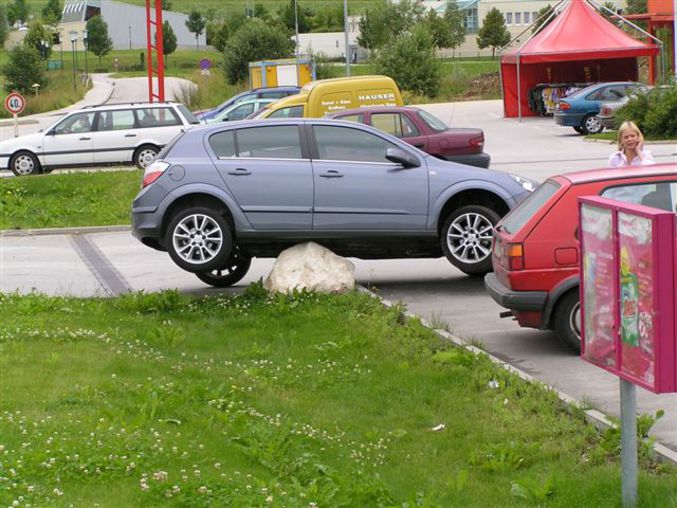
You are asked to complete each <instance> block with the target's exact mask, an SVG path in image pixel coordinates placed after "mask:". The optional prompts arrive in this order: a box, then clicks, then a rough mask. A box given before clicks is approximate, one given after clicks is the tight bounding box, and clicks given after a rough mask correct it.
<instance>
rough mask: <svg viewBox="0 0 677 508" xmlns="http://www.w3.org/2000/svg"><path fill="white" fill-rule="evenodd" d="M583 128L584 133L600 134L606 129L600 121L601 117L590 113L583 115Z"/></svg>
mask: <svg viewBox="0 0 677 508" xmlns="http://www.w3.org/2000/svg"><path fill="white" fill-rule="evenodd" d="M581 130H582V131H583V134H599V133H600V132H602V131H603V130H604V126H603V125H602V122H600V121H599V118H597V115H593V114H592V113H590V114H589V115H585V117H583V121H582V122H581Z"/></svg>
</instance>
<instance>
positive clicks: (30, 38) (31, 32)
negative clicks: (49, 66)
mask: <svg viewBox="0 0 677 508" xmlns="http://www.w3.org/2000/svg"><path fill="white" fill-rule="evenodd" d="M53 38H54V36H53V35H52V31H51V30H48V29H47V28H45V25H43V24H42V23H40V22H39V21H33V22H32V23H31V24H30V25H29V27H28V32H26V37H24V41H23V43H24V44H25V45H26V46H30V47H32V48H33V49H34V50H35V51H37V52H38V55H40V58H42V59H43V60H47V59H48V58H49V55H51V54H52V40H53Z"/></svg>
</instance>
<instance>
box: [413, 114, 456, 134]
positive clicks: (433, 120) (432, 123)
mask: <svg viewBox="0 0 677 508" xmlns="http://www.w3.org/2000/svg"><path fill="white" fill-rule="evenodd" d="M418 116H420V117H421V119H422V120H423V121H424V122H425V123H426V124H427V125H428V127H430V128H431V129H432V130H434V131H436V132H443V131H446V130H447V129H448V128H449V126H448V125H447V124H446V123H444V122H443V121H442V120H440V119H439V118H437V117H436V116H435V115H431V114H430V113H428V112H427V111H423V110H421V111H419V112H418Z"/></svg>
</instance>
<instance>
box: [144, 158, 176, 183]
mask: <svg viewBox="0 0 677 508" xmlns="http://www.w3.org/2000/svg"><path fill="white" fill-rule="evenodd" d="M169 166H170V164H169V163H168V162H164V161H153V162H152V163H150V164H149V165H148V166H147V167H146V170H145V171H144V172H143V182H142V183H141V188H142V189H143V188H144V187H147V186H149V185H150V184H151V183H153V182H154V181H155V180H157V179H158V178H160V177H161V176H162V173H164V172H165V171H166V170H167V168H168V167H169Z"/></svg>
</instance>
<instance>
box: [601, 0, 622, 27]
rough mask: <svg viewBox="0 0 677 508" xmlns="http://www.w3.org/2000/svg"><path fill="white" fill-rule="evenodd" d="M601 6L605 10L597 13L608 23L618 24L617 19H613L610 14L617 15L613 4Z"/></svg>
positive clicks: (607, 3) (608, 3)
mask: <svg viewBox="0 0 677 508" xmlns="http://www.w3.org/2000/svg"><path fill="white" fill-rule="evenodd" d="M602 6H603V7H606V9H599V13H600V14H601V15H602V16H604V19H606V20H607V21H610V22H611V23H613V24H614V25H616V24H618V19H617V18H615V17H614V15H613V14H612V13H616V14H618V9H616V6H615V5H614V4H613V2H604V3H603V4H602ZM609 11H611V12H609Z"/></svg>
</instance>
